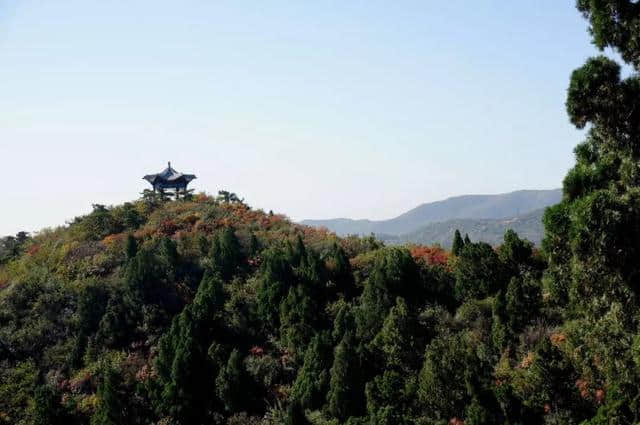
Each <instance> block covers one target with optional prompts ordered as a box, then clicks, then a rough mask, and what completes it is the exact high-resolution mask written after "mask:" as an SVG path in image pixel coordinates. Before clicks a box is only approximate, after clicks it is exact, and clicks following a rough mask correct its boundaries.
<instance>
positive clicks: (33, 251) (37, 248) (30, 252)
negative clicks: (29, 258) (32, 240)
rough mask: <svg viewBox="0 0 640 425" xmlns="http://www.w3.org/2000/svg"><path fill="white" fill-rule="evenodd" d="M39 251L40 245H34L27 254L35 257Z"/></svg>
mask: <svg viewBox="0 0 640 425" xmlns="http://www.w3.org/2000/svg"><path fill="white" fill-rule="evenodd" d="M38 251H40V245H37V244H34V245H31V246H30V247H29V249H28V250H27V254H29V255H35V254H37V253H38Z"/></svg>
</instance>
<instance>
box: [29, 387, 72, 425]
mask: <svg viewBox="0 0 640 425" xmlns="http://www.w3.org/2000/svg"><path fill="white" fill-rule="evenodd" d="M69 420H70V418H69V417H68V415H67V414H66V412H65V411H64V409H63V408H62V406H61V405H60V399H59V396H58V394H57V393H56V391H55V390H54V389H53V388H51V387H50V386H48V385H40V386H38V388H36V391H35V395H34V417H33V423H34V425H65V424H67V423H69V422H68V421H69Z"/></svg>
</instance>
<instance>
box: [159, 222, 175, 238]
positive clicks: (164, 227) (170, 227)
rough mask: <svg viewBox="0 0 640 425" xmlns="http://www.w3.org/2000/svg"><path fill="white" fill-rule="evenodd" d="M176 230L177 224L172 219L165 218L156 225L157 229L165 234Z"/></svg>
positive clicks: (171, 233) (167, 234)
mask: <svg viewBox="0 0 640 425" xmlns="http://www.w3.org/2000/svg"><path fill="white" fill-rule="evenodd" d="M176 230H178V225H177V224H176V223H175V222H174V221H173V220H165V221H163V222H162V223H160V226H159V227H158V231H159V232H160V233H161V234H163V235H165V236H171V235H173V234H174V233H175V232H176Z"/></svg>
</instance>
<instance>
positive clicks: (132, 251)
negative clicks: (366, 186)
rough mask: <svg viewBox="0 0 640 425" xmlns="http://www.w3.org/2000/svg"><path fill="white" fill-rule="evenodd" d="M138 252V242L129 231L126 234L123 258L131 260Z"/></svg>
mask: <svg viewBox="0 0 640 425" xmlns="http://www.w3.org/2000/svg"><path fill="white" fill-rule="evenodd" d="M137 253H138V243H137V241H136V238H135V237H133V235H132V234H131V233H129V234H128V235H127V242H126V244H125V248H124V255H125V259H126V260H127V261H128V260H131V259H132V258H133V257H135V256H136V254H137Z"/></svg>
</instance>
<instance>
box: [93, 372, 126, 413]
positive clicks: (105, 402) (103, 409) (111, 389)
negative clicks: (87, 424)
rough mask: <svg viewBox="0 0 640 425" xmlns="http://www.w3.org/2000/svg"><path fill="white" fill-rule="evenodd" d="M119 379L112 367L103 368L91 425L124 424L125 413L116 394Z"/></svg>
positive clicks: (120, 396) (122, 403)
mask: <svg viewBox="0 0 640 425" xmlns="http://www.w3.org/2000/svg"><path fill="white" fill-rule="evenodd" d="M119 380H120V377H119V375H118V373H117V372H116V371H115V370H114V369H113V366H111V365H107V366H105V367H104V371H103V373H102V379H101V382H100V385H99V386H98V400H99V401H98V408H97V409H96V411H95V413H94V414H93V416H92V417H91V425H119V424H122V423H125V422H126V418H127V412H126V411H125V408H124V404H125V403H124V402H123V400H122V397H123V396H122V395H121V394H119V392H118V384H119Z"/></svg>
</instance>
